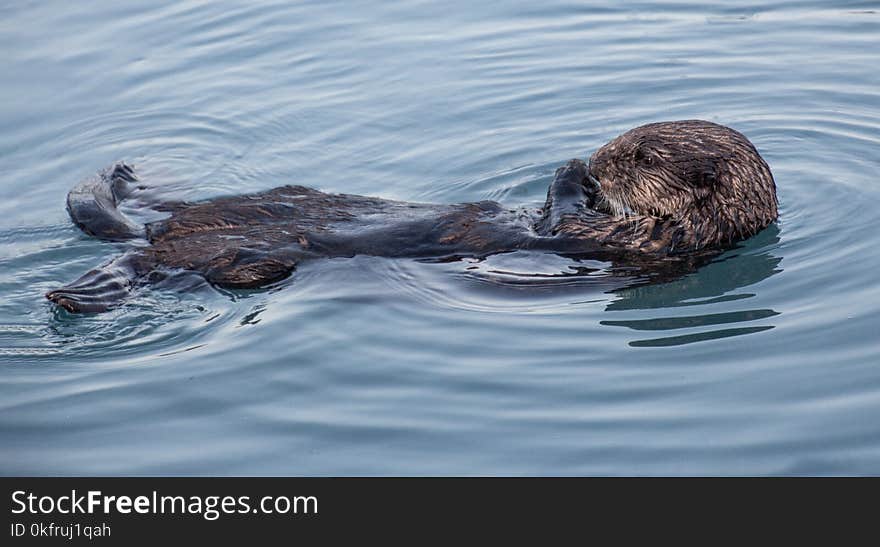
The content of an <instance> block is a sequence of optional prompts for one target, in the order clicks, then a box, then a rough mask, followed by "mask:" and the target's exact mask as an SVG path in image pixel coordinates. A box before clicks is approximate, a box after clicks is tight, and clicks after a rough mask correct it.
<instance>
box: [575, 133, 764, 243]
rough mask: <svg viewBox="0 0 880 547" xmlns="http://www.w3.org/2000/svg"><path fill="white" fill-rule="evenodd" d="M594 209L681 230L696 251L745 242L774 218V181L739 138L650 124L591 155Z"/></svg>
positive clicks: (733, 135)
mask: <svg viewBox="0 0 880 547" xmlns="http://www.w3.org/2000/svg"><path fill="white" fill-rule="evenodd" d="M589 178H590V179H591V180H592V181H593V182H594V183H595V184H597V185H598V186H599V197H600V203H599V205H598V208H601V209H603V210H604V211H605V212H607V213H609V214H612V215H616V216H630V215H638V216H649V217H655V218H657V219H662V220H663V221H667V222H671V223H673V224H676V225H677V226H679V227H680V229H681V232H682V238H683V240H684V241H683V243H684V244H685V246H687V247H690V248H694V249H698V248H702V247H707V246H711V245H719V244H723V243H729V242H732V241H735V240H737V239H744V238H747V237H750V236H752V235H754V234H755V233H757V232H758V231H760V230H761V229H763V228H764V227H766V226H767V225H768V224H770V223H771V222H773V221H774V220H776V216H777V203H776V184H775V183H774V181H773V175H772V174H771V173H770V168H769V167H768V166H767V163H766V162H764V160H763V159H762V158H761V156H760V155H759V154H758V151H757V150H755V147H754V146H753V145H752V143H751V142H749V140H748V139H746V138H745V137H744V136H743V135H742V134H740V133H738V132H737V131H734V130H733V129H730V128H728V127H724V126H722V125H718V124H715V123H711V122H705V121H700V120H687V121H676V122H660V123H651V124H648V125H643V126H641V127H637V128H635V129H632V130H630V131H627V132H626V133H624V134H623V135H620V136H619V137H617V138H616V139H614V140H612V141H611V142H609V143H608V144H606V145H605V146H603V147H602V148H600V149H599V150H597V151H596V153H595V154H593V156H592V157H591V158H590V165H589Z"/></svg>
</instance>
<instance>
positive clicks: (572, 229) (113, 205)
mask: <svg viewBox="0 0 880 547" xmlns="http://www.w3.org/2000/svg"><path fill="white" fill-rule="evenodd" d="M136 181H137V177H136V176H135V174H134V171H133V169H132V168H131V167H129V166H128V165H126V164H123V163H118V164H116V165H115V166H113V167H111V168H110V169H107V170H105V171H103V172H102V173H100V174H99V175H98V176H97V177H94V178H91V179H89V180H86V181H85V182H82V183H80V184H79V185H78V186H76V187H75V188H74V189H73V190H72V191H71V192H70V193H69V194H68V198H67V209H68V212H69V213H70V216H71V218H72V219H73V221H74V223H76V225H77V226H79V227H80V228H81V229H82V230H83V231H85V232H86V233H88V234H91V235H93V236H95V237H98V238H101V239H104V240H110V241H120V240H131V239H141V240H145V243H144V244H141V245H135V246H133V247H132V249H131V250H129V251H128V252H127V253H125V254H124V255H122V256H121V257H118V258H116V259H115V260H113V261H111V262H110V263H108V264H106V265H104V266H102V267H100V268H97V269H95V270H92V271H89V272H88V273H86V274H85V275H83V276H82V277H80V278H79V279H78V280H76V281H74V282H73V283H71V284H70V285H67V286H65V287H62V288H60V289H57V290H53V291H51V292H49V293H47V294H46V297H47V298H48V299H49V300H51V301H52V302H54V303H56V304H58V305H59V306H62V307H63V308H65V309H66V310H68V311H70V312H100V311H104V310H107V309H109V308H111V307H113V306H115V305H118V304H119V303H120V302H122V301H123V300H124V299H125V298H126V296H127V295H128V294H129V293H130V291H131V290H132V288H133V287H135V286H136V285H138V284H141V283H148V282H150V281H152V280H155V279H157V278H161V277H162V276H164V275H168V274H169V273H170V272H174V271H189V272H196V273H198V274H200V275H202V276H203V277H204V278H205V279H206V280H207V281H208V282H210V283H211V284H213V285H216V286H219V287H227V288H255V287H262V286H265V285H268V284H271V283H273V282H275V281H278V280H280V279H283V278H285V277H287V276H288V275H290V273H291V272H292V271H293V270H294V268H295V267H296V265H297V264H299V263H301V262H303V261H305V260H310V259H314V258H320V257H350V256H354V255H358V254H366V255H374V256H384V257H413V258H438V259H440V258H458V257H466V256H470V257H483V256H487V255H490V254H494V253H502V252H509V251H514V250H533V251H546V252H553V253H563V254H574V255H578V256H582V257H583V256H586V257H590V258H593V259H597V260H608V261H613V262H614V263H617V264H627V263H632V264H645V263H650V262H656V263H660V262H668V261H670V260H673V261H674V260H676V259H684V260H686V259H687V257H688V256H694V255H700V254H705V253H717V252H719V251H720V250H723V249H724V248H726V247H728V246H730V245H731V244H733V243H735V242H736V241H739V240H742V239H745V238H748V237H750V236H752V235H754V234H756V233H757V232H758V231H760V230H761V229H763V228H765V227H766V226H767V225H768V224H770V223H772V222H773V221H774V220H775V219H776V217H777V202H776V186H775V183H774V180H773V175H772V174H771V173H770V168H769V167H768V166H767V163H766V162H765V161H764V160H763V159H762V158H761V156H760V155H759V154H758V151H757V150H756V149H755V147H754V146H753V145H752V143H751V142H749V140H748V139H747V138H746V137H745V136H743V135H742V134H741V133H739V132H737V131H735V130H733V129H730V128H728V127H724V126H722V125H718V124H715V123H711V122H706V121H700V120H686V121H674V122H661V123H652V124H648V125H643V126H641V127H637V128H635V129H632V130H630V131H628V132H626V133H624V134H622V135H620V136H619V137H617V138H615V139H614V140H612V141H611V142H609V143H608V144H606V145H605V146H603V147H601V148H600V149H599V150H597V151H596V152H595V153H594V154H593V155H592V157H591V158H590V159H589V163H585V162H584V161H582V160H579V159H573V160H571V161H569V162H568V163H567V164H566V165H565V166H563V167H560V168H559V169H558V170H557V171H556V177H555V180H554V181H553V183H552V184H551V185H550V188H549V190H548V192H547V199H546V202H545V204H544V206H543V207H541V208H533V209H515V210H514V209H508V208H505V207H502V206H501V205H500V204H498V203H496V202H493V201H481V202H478V203H463V204H449V205H439V204H425V203H405V202H400V201H391V200H386V199H380V198H374V197H364V196H356V195H348V194H328V193H324V192H320V191H318V190H314V189H311V188H306V187H303V186H282V187H280V188H274V189H272V190H267V191H265V192H260V193H256V194H248V195H243V196H233V197H221V198H216V199H212V200H208V201H203V202H196V203H186V202H180V203H165V204H161V205H159V206H157V207H155V209H157V210H160V211H164V212H167V213H170V216H168V217H167V218H165V219H163V220H159V221H156V222H150V223H148V224H146V225H145V226H139V225H136V224H135V223H133V222H132V221H131V220H129V219H128V218H126V217H125V216H124V215H123V214H122V213H120V211H119V210H118V208H117V205H118V204H119V202H120V201H121V200H123V199H125V198H126V196H128V195H129V193H130V192H131V189H132V186H133V185H134V184H135V183H136ZM146 243H148V244H146Z"/></svg>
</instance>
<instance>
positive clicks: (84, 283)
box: [45, 254, 136, 313]
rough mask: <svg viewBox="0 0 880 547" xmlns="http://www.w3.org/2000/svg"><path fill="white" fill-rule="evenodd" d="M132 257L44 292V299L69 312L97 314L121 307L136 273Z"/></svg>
mask: <svg viewBox="0 0 880 547" xmlns="http://www.w3.org/2000/svg"><path fill="white" fill-rule="evenodd" d="M132 256H133V255H131V254H126V255H123V256H122V257H120V258H117V259H116V260H113V261H112V262H110V263H108V264H105V265H104V266H101V267H100V268H96V269H94V270H89V271H88V272H86V273H85V274H83V275H82V276H81V277H80V278H79V279H77V280H76V281H74V282H73V283H70V284H69V285H65V286H63V287H61V288H59V289H55V290H53V291H49V292H47V293H46V295H45V296H46V298H47V299H48V300H49V301H50V302H53V303H55V304H57V305H58V306H61V307H62V308H64V309H65V310H67V311H69V312H71V313H99V312H103V311H107V310H109V309H111V308H114V307H116V306H118V305H120V304H121V303H122V302H124V301H125V299H126V298H128V296H129V295H130V294H131V289H132V286H133V285H134V280H135V279H136V270H135V268H134V266H133V263H134V260H132Z"/></svg>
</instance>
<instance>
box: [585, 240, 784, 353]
mask: <svg viewBox="0 0 880 547" xmlns="http://www.w3.org/2000/svg"><path fill="white" fill-rule="evenodd" d="M778 243H779V228H778V226H777V225H776V224H773V225H771V226H769V227H768V228H767V229H766V230H764V231H762V232H761V233H760V234H758V235H757V236H755V237H753V238H752V239H750V240H748V241H747V242H745V243H743V244H741V245H740V246H738V248H737V249H735V250H732V251H728V252H727V253H725V254H724V255H722V256H721V257H719V258H717V259H716V260H715V261H713V262H712V263H710V264H707V265H705V266H703V267H702V268H700V269H699V270H697V271H696V272H693V273H689V274H686V275H684V276H683V277H682V278H681V279H677V280H674V281H669V282H665V283H647V284H643V285H639V286H637V287H626V288H622V289H617V290H615V291H614V294H615V296H616V297H617V298H616V299H615V300H613V301H612V302H610V303H609V304H608V305H607V306H606V307H605V310H606V311H608V312H619V311H629V310H653V309H662V308H677V307H683V306H687V307H692V306H705V305H707V304H717V303H721V302H733V301H739V300H747V299H749V298H751V297H753V296H755V294H754V293H750V292H742V291H740V290H739V289H742V288H745V287H750V286H752V285H755V284H756V283H758V282H760V281H763V280H765V279H767V278H768V277H770V276H772V275H776V274H778V273H780V272H782V269H781V268H779V263H780V262H781V261H782V259H781V258H779V257H776V256H774V254H773V252H772V250H767V249H768V248H771V249H772V248H773V247H775V246H776V245H777V244H778ZM744 303H745V302H744ZM737 307H739V304H738V305H737ZM779 313H780V312H777V311H775V310H771V309H746V310H737V311H732V312H722V313H707V314H702V315H693V314H689V315H680V316H678V315H677V316H663V317H652V318H650V319H614V320H611V319H609V320H602V321H600V322H599V323H600V324H601V325H607V326H612V327H628V328H630V329H632V330H636V331H643V330H644V331H676V334H674V335H672V336H666V337H662V338H653V339H650V340H634V341H631V342H629V345H630V346H633V347H658V346H677V345H682V344H689V343H692V342H702V341H707V340H714V339H716V338H727V337H731V336H738V335H742V334H751V333H755V332H762V331H765V330H769V329H772V328H773V325H763V326H748V327H736V328H724V329H716V330H703V331H700V332H687V333H681V330H682V329H696V328H699V327H709V326H715V325H730V324H735V323H743V322H749V321H758V320H761V319H768V318H770V317H774V316H777V315H779Z"/></svg>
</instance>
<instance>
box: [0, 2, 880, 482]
mask: <svg viewBox="0 0 880 547" xmlns="http://www.w3.org/2000/svg"><path fill="white" fill-rule="evenodd" d="M878 10H880V5H878V4H877V3H876V2H827V3H822V2H810V1H791V2H777V3H775V4H770V5H768V4H767V3H763V2H762V3H759V2H714V3H708V4H694V3H690V2H686V1H681V2H661V1H644V2H636V3H627V4H626V6H622V5H619V4H618V3H608V4H607V5H602V4H590V3H587V4H584V3H564V2H541V3H538V4H536V3H534V2H505V3H492V4H491V5H480V4H479V3H476V4H475V3H472V2H459V3H456V2H452V3H450V2H445V3H436V4H434V3H419V2H410V3H407V4H405V5H389V3H384V2H376V3H370V2H345V3H333V2H298V3H290V2H277V3H269V2H260V3H252V2H242V3H221V2H154V1H150V2H125V3H123V4H122V5H120V4H119V3H116V2H93V3H89V5H85V4H82V5H80V4H76V5H74V4H70V3H69V2H56V1H47V2H39V3H32V2H15V3H9V4H5V5H4V6H3V7H0V48H2V52H3V55H2V56H0V74H3V75H4V76H3V85H2V86H0V290H2V295H3V298H2V300H0V473H2V474H291V475H340V474H344V475H349V474H353V475H360V474H408V475H409V474H517V475H518V474H524V475H537V474H541V475H566V474H614V475H619V474H841V473H843V474H878V473H880V426H878V419H877V418H878V416H880V359H878V355H880V342H878V336H877V331H878V326H880V325H878V319H877V318H878V312H880V290H878V285H877V282H876V280H877V272H878V271H880V253H878V249H880V235H878V231H877V229H876V227H877V226H878V222H880V213H878V207H877V206H876V203H877V200H878V198H880V181H878V175H877V173H878V171H880V153H878V150H880V71H878V70H877V67H878V66H880V13H878ZM686 118H702V119H707V120H712V121H716V122H719V123H724V124H726V125H730V126H732V127H734V128H736V129H738V130H740V131H742V132H743V133H745V134H746V135H747V136H748V137H749V138H750V139H751V140H752V141H753V142H754V143H755V145H756V146H757V147H758V149H759V150H760V151H761V153H762V154H763V155H764V157H765V158H766V159H767V161H768V163H769V164H770V166H771V167H772V169H773V172H774V174H775V177H776V181H777V184H778V187H779V197H780V208H781V217H780V221H779V223H778V224H777V225H775V226H773V227H771V228H769V229H768V230H765V231H764V232H762V233H761V234H760V235H758V236H757V237H755V238H753V239H752V240H749V241H748V242H746V243H745V244H744V245H743V246H741V247H740V248H738V249H735V250H733V251H731V252H729V253H727V254H725V255H724V256H723V257H721V258H720V259H718V260H716V261H715V262H713V263H712V264H709V265H707V266H705V267H703V268H701V269H700V270H699V271H697V272H695V273H693V274H691V275H688V276H686V277H683V278H680V279H675V280H671V281H669V282H666V283H659V284H651V285H637V286H633V285H632V284H628V283H625V282H621V280H620V279H619V278H614V277H611V276H610V275H608V272H607V270H605V269H604V268H605V266H606V265H603V264H601V263H582V262H575V261H573V260H570V259H565V258H561V257H556V256H552V255H536V254H529V253H513V254H508V255H503V256H496V257H492V258H490V259H488V260H486V261H482V262H478V261H473V260H466V261H462V262H452V263H440V264H438V263H424V262H418V261H413V260H389V259H384V258H371V257H356V258H354V259H350V260H327V261H320V262H313V263H309V264H307V265H304V266H303V267H302V268H300V269H299V270H298V271H297V272H296V273H295V275H294V276H293V277H292V278H291V279H289V280H288V281H286V282H284V283H281V284H280V285H279V286H277V287H275V288H273V289H272V290H268V291H251V292H220V291H217V290H214V289H212V288H210V287H207V286H203V285H202V286H198V285H197V286H193V288H192V290H191V291H189V292H185V293H179V292H174V291H167V290H162V289H161V288H157V289H155V290H144V291H141V292H140V293H139V294H138V295H137V297H136V298H135V299H133V300H132V301H131V302H130V303H129V304H127V305H126V306H124V307H122V308H120V309H117V310H114V311H112V312H109V313H106V314H101V315H92V316H74V315H70V314H68V313H67V312H64V311H61V310H57V309H53V307H52V306H51V305H50V304H49V303H48V302H47V301H45V300H44V299H43V298H42V293H44V292H45V291H46V290H49V289H51V288H54V287H57V286H58V285H60V284H63V283H65V282H68V281H70V280H72V279H75V278H76V277H77V276H78V275H80V274H81V273H82V272H84V271H85V270H87V269H89V268H91V267H93V266H95V265H98V264H100V263H102V262H104V261H107V260H109V259H110V258H112V257H113V256H115V255H117V254H118V253H119V252H121V249H122V246H119V245H114V244H108V243H102V242H99V241H96V240H94V239H90V238H89V237H87V236H85V235H83V234H82V233H80V232H79V231H78V230H77V229H76V228H75V227H74V226H73V225H72V223H71V222H70V221H69V219H68V218H67V215H66V213H65V210H64V199H65V194H66V192H67V190H68V189H69V188H70V187H71V186H73V185H74V184H75V183H76V182H77V181H78V180H79V179H81V178H82V177H85V176H89V175H91V174H92V173H94V172H95V171H97V170H98V169H99V168H101V167H103V166H106V165H108V164H110V163H112V162H113V161H115V160H126V161H129V162H131V163H134V164H135V165H136V167H137V169H138V172H139V173H140V175H141V177H142V179H143V180H144V181H145V182H146V183H148V184H150V185H151V186H152V187H154V188H155V190H156V192H158V193H160V194H161V195H163V196H166V197H167V198H168V199H191V200H195V199H201V198H207V197H212V196H218V195H225V194H236V193H242V192H250V191H257V190H264V189H268V188H271V187H274V186H277V185H281V184H288V183H296V184H304V185H309V186H314V187H317V188H320V189H322V190H325V191H333V192H348V193H361V194H369V195H377V196H382V197H385V198H391V199H402V200H413V201H436V202H460V201H476V200H484V199H492V200H499V201H501V202H503V203H504V204H509V205H511V206H514V207H516V206H528V205H531V204H537V203H540V202H541V201H542V199H543V197H544V193H545V192H546V188H547V185H548V184H549V182H550V181H551V179H552V176H553V172H554V170H555V168H556V167H558V166H559V165H561V164H562V163H563V162H565V161H566V160H567V159H569V158H571V157H582V158H583V157H586V156H587V155H588V154H589V153H591V152H592V151H593V150H595V149H596V148H597V147H598V146H601V145H602V144H603V143H605V142H607V141H608V140H610V139H611V138H613V137H615V136H616V135H618V134H619V133H621V132H623V131H625V130H627V129H629V128H631V127H634V126H636V125H639V124H642V123H647V122H652V121H659V120H667V119H686Z"/></svg>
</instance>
